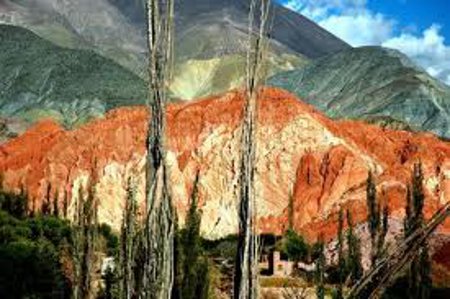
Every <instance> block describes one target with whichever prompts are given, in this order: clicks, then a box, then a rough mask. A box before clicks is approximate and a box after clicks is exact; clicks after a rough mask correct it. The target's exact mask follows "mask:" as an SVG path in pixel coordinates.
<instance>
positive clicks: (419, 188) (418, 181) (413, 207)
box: [404, 163, 432, 299]
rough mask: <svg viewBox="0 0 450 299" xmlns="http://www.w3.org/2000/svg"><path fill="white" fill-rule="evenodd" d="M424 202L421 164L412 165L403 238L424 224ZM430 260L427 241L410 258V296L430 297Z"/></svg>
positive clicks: (423, 298) (420, 298)
mask: <svg viewBox="0 0 450 299" xmlns="http://www.w3.org/2000/svg"><path fill="white" fill-rule="evenodd" d="M424 203H425V193H424V190H423V171H422V164H421V163H416V164H415V165H414V169H413V174H412V181H411V187H408V189H407V198H406V208H405V220H404V235H405V239H406V238H407V237H409V236H410V235H411V234H412V233H413V232H414V231H416V230H420V229H422V228H423V226H424V224H425V220H424V214H423V207H424ZM430 269H431V262H430V257H429V253H428V243H427V242H425V243H424V245H423V246H422V247H421V248H420V249H419V252H418V254H417V255H416V256H415V257H414V258H413V259H412V261H411V264H410V267H409V269H408V285H409V288H408V291H409V297H410V298H413V299H415V298H417V299H427V298H429V297H430V291H431V287H432V282H431V270H430Z"/></svg>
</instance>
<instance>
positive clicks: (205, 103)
mask: <svg viewBox="0 0 450 299" xmlns="http://www.w3.org/2000/svg"><path fill="white" fill-rule="evenodd" d="M242 104H243V94H242V93H239V92H230V93H227V94H225V95H222V96H218V97H213V98H209V99H205V100H202V101H197V102H193V103H187V104H181V103H177V104H171V105H169V106H168V112H167V113H168V115H167V116H168V118H167V120H168V128H167V130H168V131H167V132H168V148H169V151H168V165H169V167H170V171H169V173H170V179H171V181H172V183H173V185H172V187H173V198H174V204H175V206H176V207H177V210H178V213H179V216H180V218H179V219H180V222H181V224H183V219H184V215H185V212H186V209H187V208H188V198H189V194H190V192H191V188H192V184H193V182H194V179H195V176H196V174H197V173H199V174H200V181H199V183H200V186H199V196H200V197H199V198H200V201H199V203H200V207H201V209H202V211H203V219H202V227H201V230H202V233H203V234H204V235H205V236H207V237H209V238H218V237H223V236H226V235H227V234H231V233H235V232H236V230H237V227H238V222H237V210H236V209H237V207H238V198H237V188H238V185H237V184H238V183H237V182H238V171H237V169H238V166H239V163H238V161H239V150H238V149H239V144H240V138H239V132H240V128H239V125H240V119H241V116H242ZM258 116H259V121H258V126H257V128H258V130H257V142H258V146H257V163H256V167H257V172H256V173H257V174H256V186H257V188H256V196H257V200H258V212H259V215H260V217H261V221H260V226H261V229H262V230H263V231H264V232H274V233H281V232H282V231H283V230H284V229H285V228H286V225H287V222H288V221H287V213H288V208H287V207H288V203H289V196H290V194H293V196H294V210H295V213H294V224H295V228H296V230H298V231H300V232H302V233H303V234H304V235H305V236H307V237H308V238H310V239H314V238H316V237H317V236H318V235H319V234H320V233H321V232H323V233H324V234H325V236H327V237H332V236H334V235H335V233H336V224H337V218H336V217H337V213H338V210H339V208H340V207H341V206H342V207H344V208H349V209H350V210H351V211H352V212H353V215H354V216H355V220H356V221H357V222H358V223H361V222H363V221H364V220H365V213H366V211H365V181H366V178H367V173H368V171H369V169H370V170H372V171H373V172H374V173H375V175H376V181H377V189H378V192H379V193H380V197H381V198H383V200H386V201H387V202H388V204H389V207H390V215H391V220H392V221H391V225H392V226H393V227H392V228H393V229H395V225H394V224H395V223H397V224H398V225H400V226H401V220H402V217H403V211H404V198H405V196H406V186H407V184H408V183H409V182H410V171H411V168H412V165H413V164H414V163H415V162H416V161H417V160H418V159H420V160H421V161H422V162H423V168H424V173H425V180H424V182H425V185H424V187H425V192H426V197H427V200H426V201H425V202H426V207H425V212H426V215H427V216H430V215H431V214H432V212H433V211H435V209H437V208H438V207H439V206H440V205H441V203H443V202H446V201H448V200H449V199H450V176H449V173H450V144H449V143H446V142H443V141H440V140H439V139H437V138H436V137H434V136H432V135H431V134H413V133H409V132H405V131H393V130H383V129H381V128H379V127H376V126H371V125H367V124H365V123H362V122H355V121H332V120H330V119H328V118H326V117H324V116H323V115H322V114H321V113H319V112H317V111H316V110H315V109H313V108H312V107H311V106H309V105H306V104H304V103H302V102H300V101H299V100H298V99H297V98H295V97H293V96H292V95H290V94H289V93H287V92H285V91H282V90H277V89H265V91H264V93H263V95H262V97H261V98H260V105H259V112H258ZM146 121H147V112H146V110H145V109H144V108H143V107H136V108H120V109H118V110H114V111H112V112H110V113H108V114H107V116H106V118H105V119H101V120H96V121H93V122H91V123H89V124H87V125H85V126H82V127H80V128H79V129H76V130H73V131H65V130H64V129H62V128H61V127H60V126H58V125H56V124H54V123H52V122H43V123H40V124H38V125H36V126H35V127H33V128H32V129H30V130H29V131H28V132H27V133H25V134H24V135H22V136H20V137H18V138H16V139H14V140H12V141H10V142H9V143H7V144H6V145H4V146H0V172H1V173H2V174H3V178H4V179H3V184H4V186H5V187H6V188H10V189H13V190H16V191H19V190H20V188H21V186H26V188H27V191H28V194H29V195H30V196H31V197H32V202H30V207H33V208H34V209H39V208H40V205H41V204H42V201H43V198H44V197H45V194H46V192H47V190H48V188H47V186H48V184H50V185H51V188H52V191H51V192H50V194H55V193H58V194H59V195H60V196H59V197H58V201H59V203H60V204H62V202H63V194H65V193H67V194H68V197H69V203H70V204H69V210H68V215H69V216H70V215H72V213H73V212H74V210H73V209H74V206H73V201H72V200H71V198H76V196H77V195H78V194H79V192H78V189H79V187H80V186H84V187H83V188H85V186H86V183H87V181H88V180H89V177H91V176H92V174H94V173H95V177H98V181H97V185H96V186H97V187H96V194H97V195H98V196H99V200H100V203H99V217H100V220H101V221H105V222H107V223H110V224H112V225H113V227H115V228H119V227H120V223H121V222H120V219H121V216H122V212H123V202H124V199H125V195H126V192H125V189H126V185H127V181H128V179H129V177H132V178H133V179H134V180H135V181H136V183H137V184H138V187H139V188H138V196H137V198H138V200H139V202H141V203H142V202H143V200H144V189H145V188H144V187H145V184H144V182H145V172H144V169H145V136H146V134H145V130H146V125H145V124H146ZM61 211H62V209H61ZM396 221H397V222H396ZM444 232H447V233H448V232H450V223H446V225H445V227H444ZM367 252H369V251H367Z"/></svg>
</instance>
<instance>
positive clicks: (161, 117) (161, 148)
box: [141, 0, 174, 299]
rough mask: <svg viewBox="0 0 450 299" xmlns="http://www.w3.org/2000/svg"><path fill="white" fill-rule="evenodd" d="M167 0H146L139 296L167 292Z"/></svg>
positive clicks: (170, 244) (170, 6)
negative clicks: (144, 161) (143, 223)
mask: <svg viewBox="0 0 450 299" xmlns="http://www.w3.org/2000/svg"><path fill="white" fill-rule="evenodd" d="M173 14H174V3H173V0H147V20H148V28H147V30H148V31H147V36H148V52H149V66H148V72H149V103H148V104H149V107H150V109H151V119H150V121H149V127H148V133H147V134H148V138H147V169H146V170H147V185H146V197H147V215H146V228H145V240H144V251H145V264H144V268H145V269H144V279H143V290H142V291H143V292H142V294H141V297H143V298H158V299H165V298H170V294H171V293H172V286H173V279H174V277H173V276H174V275H173V268H174V260H173V259H174V258H173V257H174V211H173V207H172V202H171V197H170V187H169V180H168V174H167V168H166V162H165V159H166V151H165V138H164V135H165V134H164V133H165V132H164V131H165V105H166V102H167V85H168V81H169V78H170V68H171V59H172V34H173Z"/></svg>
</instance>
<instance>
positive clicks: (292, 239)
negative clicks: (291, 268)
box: [282, 229, 309, 262]
mask: <svg viewBox="0 0 450 299" xmlns="http://www.w3.org/2000/svg"><path fill="white" fill-rule="evenodd" d="M282 249H283V253H284V254H286V255H287V256H288V258H289V260H291V261H294V262H300V261H306V259H307V258H308V253H309V246H308V244H307V243H306V241H305V240H304V239H303V237H302V236H300V235H298V234H297V233H296V232H295V231H294V230H291V229H289V230H288V231H287V232H286V233H285V235H284V240H283V248H282Z"/></svg>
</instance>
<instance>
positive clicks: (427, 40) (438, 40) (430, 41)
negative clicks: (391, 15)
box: [382, 25, 450, 84]
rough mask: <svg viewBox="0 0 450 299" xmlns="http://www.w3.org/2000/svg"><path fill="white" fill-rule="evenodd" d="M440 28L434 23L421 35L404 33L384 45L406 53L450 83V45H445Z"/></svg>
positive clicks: (431, 73) (433, 74)
mask: <svg viewBox="0 0 450 299" xmlns="http://www.w3.org/2000/svg"><path fill="white" fill-rule="evenodd" d="M440 29H441V28H440V27H439V26H438V25H432V26H431V27H430V28H428V29H426V30H425V31H424V32H423V33H422V35H421V36H415V35H412V34H410V33H404V34H401V35H400V36H397V37H392V38H390V39H388V40H386V41H385V42H383V43H382V45H383V46H384V47H387V48H393V49H397V50H399V51H401V52H403V53H405V54H406V55H408V56H409V57H410V58H411V59H412V60H414V61H415V62H416V63H418V64H419V65H421V66H422V67H423V68H424V69H425V70H427V72H428V73H429V74H430V75H432V76H434V77H437V78H439V79H441V80H442V81H444V82H446V83H447V84H450V47H449V46H446V45H445V38H444V37H443V36H442V35H441V34H440Z"/></svg>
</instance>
